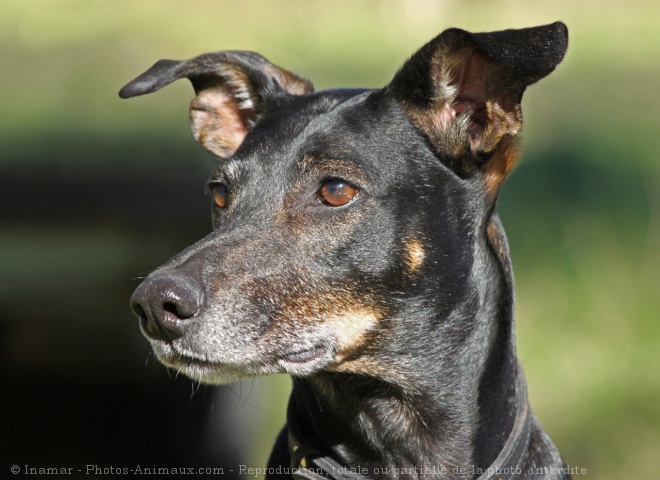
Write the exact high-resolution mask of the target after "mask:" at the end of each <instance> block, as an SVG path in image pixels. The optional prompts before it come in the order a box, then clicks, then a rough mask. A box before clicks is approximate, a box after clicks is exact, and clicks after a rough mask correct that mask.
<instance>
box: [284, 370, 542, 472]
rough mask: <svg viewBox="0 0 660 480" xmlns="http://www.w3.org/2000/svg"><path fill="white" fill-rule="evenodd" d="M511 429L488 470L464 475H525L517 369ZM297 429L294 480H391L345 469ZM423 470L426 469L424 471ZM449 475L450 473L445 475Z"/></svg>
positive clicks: (523, 396) (292, 441) (293, 429)
mask: <svg viewBox="0 0 660 480" xmlns="http://www.w3.org/2000/svg"><path fill="white" fill-rule="evenodd" d="M513 402H514V404H515V405H514V412H515V419H514V423H513V427H512V429H511V431H510V432H509V434H508V436H507V440H506V443H505V444H504V446H503V448H502V449H501V451H500V452H499V454H498V455H497V458H496V459H495V460H494V461H493V462H492V464H490V465H489V466H488V467H487V468H479V467H476V466H463V467H460V466H459V467H458V468H464V469H466V471H472V472H474V473H475V474H477V475H479V476H478V477H477V478H476V480H496V479H497V480H507V479H508V480H514V479H518V478H522V475H523V474H524V472H523V471H522V469H521V465H522V464H523V461H524V459H525V454H526V453H527V449H528V447H529V443H530V437H531V432H532V419H533V416H532V415H531V412H530V409H529V402H528V398H527V383H526V381H525V375H524V372H523V369H522V367H521V366H520V365H519V364H518V365H517V374H516V379H515V397H514V399H513ZM299 429H300V425H296V424H291V422H290V424H289V438H288V448H289V455H290V458H291V469H292V471H293V472H295V473H294V475H293V477H294V478H296V479H299V480H321V479H324V478H330V479H334V480H349V479H353V480H367V479H374V478H384V477H394V476H395V475H393V474H386V475H383V474H382V472H376V471H375V469H373V468H368V467H366V466H362V465H345V464H343V463H340V462H339V461H338V460H337V459H335V458H334V455H333V453H332V452H331V449H330V448H329V446H328V445H327V444H326V442H325V441H324V440H322V439H318V438H311V437H309V436H302V435H299V434H298V433H297V431H298V430H299ZM414 468H416V473H417V474H416V475H414V476H409V477H406V478H415V477H419V478H426V477H433V478H436V477H438V478H443V476H442V466H438V465H435V466H434V465H417V466H415V467H414ZM424 469H428V471H425V470H424ZM448 473H450V472H449V471H448Z"/></svg>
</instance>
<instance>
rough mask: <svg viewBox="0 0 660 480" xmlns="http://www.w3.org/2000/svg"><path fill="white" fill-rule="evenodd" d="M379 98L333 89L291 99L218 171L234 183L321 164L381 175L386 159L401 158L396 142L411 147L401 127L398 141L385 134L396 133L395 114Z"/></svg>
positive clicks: (368, 93)
mask: <svg viewBox="0 0 660 480" xmlns="http://www.w3.org/2000/svg"><path fill="white" fill-rule="evenodd" d="M377 93H378V92H377V91H373V90H348V89H347V90H327V91H321V92H317V93H314V94H312V95H306V96H304V97H293V98H290V99H287V101H286V102H283V104H282V105H280V106H279V108H274V109H272V110H271V111H270V112H269V113H268V114H267V115H266V116H265V117H264V118H263V119H262V120H261V121H260V122H259V123H258V124H257V125H256V126H255V128H254V129H253V130H252V131H250V133H249V134H248V135H247V137H246V139H245V141H244V142H243V144H242V145H241V147H240V148H239V149H238V150H237V151H236V153H235V155H234V156H233V157H232V158H230V159H229V160H228V161H226V162H224V164H223V165H221V166H220V167H219V169H218V170H219V171H222V172H223V173H225V174H227V175H228V176H231V177H234V178H238V177H241V176H250V174H253V173H256V172H264V173H267V172H277V173H278V176H280V177H281V176H282V175H283V174H284V172H286V171H290V172H292V173H294V172H298V171H299V170H300V169H301V168H304V166H308V165H309V163H310V159H311V161H312V163H313V160H315V159H318V160H324V161H327V160H341V161H343V162H344V164H346V163H347V162H352V163H355V164H357V165H358V166H360V167H363V168H366V169H371V170H379V171H380V170H382V167H384V165H380V163H381V162H380V159H382V158H384V157H392V156H394V154H395V151H394V150H393V146H392V143H393V142H394V143H397V144H401V143H405V142H401V141H400V140H401V138H398V136H399V135H400V134H401V129H400V128H399V129H397V136H396V137H397V138H395V136H394V135H387V134H384V132H383V131H382V130H383V129H386V130H392V125H391V123H392V115H391V112H384V111H383V110H384V109H387V106H386V105H385V102H383V101H382V100H381V99H380V97H379V96H378V95H377ZM406 123H407V121H406ZM408 140H412V139H408ZM375 163H377V164H378V165H375ZM375 167H377V168H375ZM385 169H387V168H385Z"/></svg>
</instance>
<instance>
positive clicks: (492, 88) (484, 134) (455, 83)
mask: <svg viewBox="0 0 660 480" xmlns="http://www.w3.org/2000/svg"><path fill="white" fill-rule="evenodd" d="M461 57H462V58H460V59H459V60H458V61H457V62H455V63H454V65H453V66H452V67H450V68H449V71H448V72H447V73H446V74H447V76H448V77H449V78H448V80H449V82H448V83H449V84H448V85H447V87H446V89H445V90H446V91H450V92H452V93H453V95H451V96H450V98H448V99H447V100H446V101H445V102H444V103H443V104H442V105H441V106H440V109H439V112H438V113H437V115H438V117H439V118H438V119H437V120H438V121H439V122H440V124H441V125H443V126H445V127H449V125H450V124H451V123H452V122H454V121H456V119H457V117H458V118H461V119H462V120H463V122H462V123H463V125H464V128H465V133H467V135H468V139H469V143H470V147H471V148H472V150H473V151H476V150H480V151H490V150H492V149H493V148H495V147H496V146H497V144H498V143H499V141H500V140H501V139H502V137H503V136H504V135H506V134H510V135H515V134H516V133H518V131H519V130H520V126H521V119H520V111H519V108H518V106H517V105H516V102H515V101H514V100H513V99H510V98H507V97H506V96H505V95H503V94H501V93H500V94H498V93H497V91H498V89H501V87H502V85H501V84H500V83H499V82H501V80H500V79H498V78H497V77H498V75H497V72H495V71H493V70H492V69H493V68H496V65H495V62H493V61H492V60H491V59H489V58H488V57H487V56H486V55H484V54H482V53H480V52H478V51H476V50H468V51H463V52H461ZM452 63H453V62H452ZM489 82H490V84H489Z"/></svg>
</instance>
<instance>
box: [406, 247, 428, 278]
mask: <svg viewBox="0 0 660 480" xmlns="http://www.w3.org/2000/svg"><path fill="white" fill-rule="evenodd" d="M406 254H407V258H406V260H407V262H408V266H409V268H410V272H411V273H412V272H415V271H417V270H419V267H421V266H422V263H424V256H425V252H424V246H423V245H422V242H420V241H419V240H417V239H416V238H414V239H412V240H408V241H407V242H406Z"/></svg>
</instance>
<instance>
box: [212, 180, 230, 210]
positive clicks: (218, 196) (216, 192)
mask: <svg viewBox="0 0 660 480" xmlns="http://www.w3.org/2000/svg"><path fill="white" fill-rule="evenodd" d="M211 193H213V200H214V201H215V204H216V205H217V206H218V207H220V208H225V207H226V206H227V203H228V202H229V189H228V188H227V185H225V184H224V183H216V184H215V185H213V186H212V187H211Z"/></svg>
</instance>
